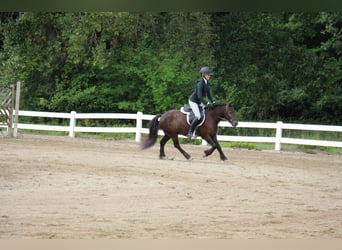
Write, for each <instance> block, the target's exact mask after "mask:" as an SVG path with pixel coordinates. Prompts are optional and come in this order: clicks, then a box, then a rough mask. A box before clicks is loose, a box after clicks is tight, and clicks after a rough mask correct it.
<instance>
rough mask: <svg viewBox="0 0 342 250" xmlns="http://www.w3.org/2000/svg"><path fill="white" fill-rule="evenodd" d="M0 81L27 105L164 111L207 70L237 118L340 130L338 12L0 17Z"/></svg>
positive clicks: (341, 35)
mask: <svg viewBox="0 0 342 250" xmlns="http://www.w3.org/2000/svg"><path fill="white" fill-rule="evenodd" d="M0 21H1V22H0V62H1V63H0V70H1V72H2V74H1V75H0V82H1V83H2V84H6V85H9V84H13V83H16V82H17V81H18V80H20V81H22V83H23V85H22V98H21V109H27V110H42V111H61V112H70V111H72V110H75V111H77V112H136V111H143V112H145V113H151V114H153V113H157V112H164V111H166V110H168V109H173V108H175V109H178V108H179V107H180V106H181V105H183V104H184V103H187V99H188V96H189V95H190V94H191V92H192V91H193V89H194V87H195V82H196V80H197V78H198V77H199V74H198V70H199V69H200V67H201V66H204V65H208V66H210V67H212V68H214V72H215V75H214V77H213V78H212V90H213V95H214V97H215V99H216V100H217V101H220V102H227V103H234V104H235V107H236V109H237V111H238V118H239V119H240V120H269V121H275V120H284V121H287V122H289V121H300V122H315V123H324V124H341V121H342V120H341V117H342V99H341V96H342V84H341V81H342V75H341V66H342V57H341V54H342V42H341V41H342V32H341V27H342V13H340V12H310V13H289V12H284V13H263V12H231V13H223V12H222V13H202V12H191V13H187V12H167V13H165V12H163V13H149V12H144V13H129V12H118V13H113V12H94V13H84V12H70V13H64V12H62V13H60V12H54V13H50V12H44V13H31V12H23V13H16V12H12V13H0Z"/></svg>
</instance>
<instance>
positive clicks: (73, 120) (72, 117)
mask: <svg viewBox="0 0 342 250" xmlns="http://www.w3.org/2000/svg"><path fill="white" fill-rule="evenodd" d="M75 126H76V112H75V111H71V113H70V130H69V136H70V137H72V138H75Z"/></svg>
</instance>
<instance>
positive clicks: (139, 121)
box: [17, 110, 342, 150]
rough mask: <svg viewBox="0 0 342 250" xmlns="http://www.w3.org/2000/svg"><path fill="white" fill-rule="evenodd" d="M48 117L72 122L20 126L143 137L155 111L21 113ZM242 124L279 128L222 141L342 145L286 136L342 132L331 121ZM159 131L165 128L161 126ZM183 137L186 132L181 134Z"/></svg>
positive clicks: (222, 137)
mask: <svg viewBox="0 0 342 250" xmlns="http://www.w3.org/2000/svg"><path fill="white" fill-rule="evenodd" d="M21 116H27V117H45V118H61V119H67V120H69V125H68V126H55V125H44V124H23V123H18V124H17V126H18V129H28V130H46V131H64V132H68V133H69V136H70V137H75V133H76V132H78V133H82V132H87V133H135V140H136V141H137V142H140V141H141V136H142V134H148V133H149V130H148V128H146V127H143V121H144V120H146V121H149V120H151V119H152V118H153V117H154V115H146V114H143V113H142V112H137V113H136V114H123V113H76V112H75V111H72V112H71V113H56V112H37V111H24V110H20V111H19V117H21ZM80 119H121V120H133V121H135V123H136V125H135V126H134V127H84V126H77V120H80ZM219 127H231V125H230V123H229V122H227V121H221V122H220V123H219ZM238 127H239V128H265V129H275V130H276V133H275V137H263V136H227V135H218V140H219V141H236V142H261V143H274V145H275V146H274V149H275V150H281V144H282V143H285V144H300V145H313V146H326V147H342V141H328V140H312V139H299V138H286V137H283V136H282V134H283V133H282V132H283V130H287V129H288V130H309V131H330V132H338V133H342V126H330V125H308V124H292V123H283V122H281V121H278V122H276V123H265V122H239V125H238ZM159 135H163V132H162V131H161V130H159ZM180 137H183V136H180Z"/></svg>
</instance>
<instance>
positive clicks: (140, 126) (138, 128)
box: [135, 112, 143, 142]
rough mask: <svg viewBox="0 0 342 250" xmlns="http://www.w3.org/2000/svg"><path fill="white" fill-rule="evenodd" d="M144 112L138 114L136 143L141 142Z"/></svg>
mask: <svg viewBox="0 0 342 250" xmlns="http://www.w3.org/2000/svg"><path fill="white" fill-rule="evenodd" d="M142 116H143V113H142V112H138V113H137V131H136V132H135V141H136V142H140V140H141V129H142Z"/></svg>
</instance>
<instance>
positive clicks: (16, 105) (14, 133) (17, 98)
mask: <svg viewBox="0 0 342 250" xmlns="http://www.w3.org/2000/svg"><path fill="white" fill-rule="evenodd" d="M20 86H21V82H20V81H19V82H17V89H16V96H15V112H14V113H15V121H14V130H13V136H14V137H16V138H17V137H18V123H19V106H20Z"/></svg>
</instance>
